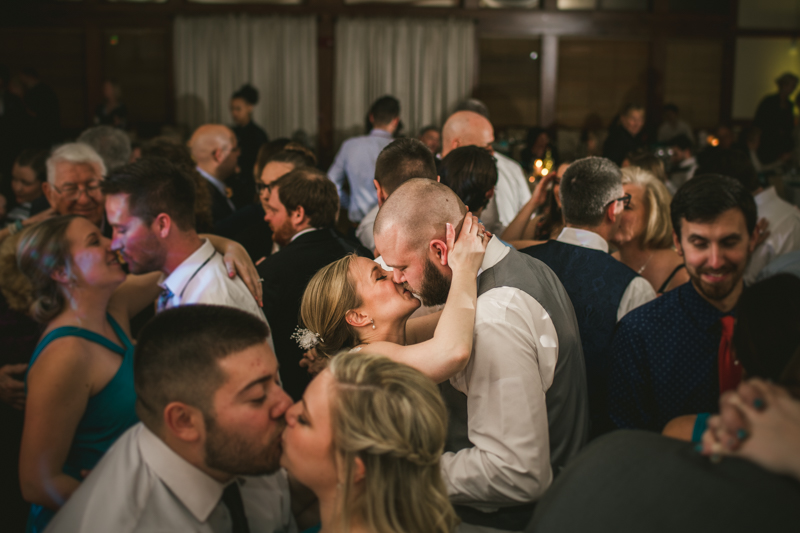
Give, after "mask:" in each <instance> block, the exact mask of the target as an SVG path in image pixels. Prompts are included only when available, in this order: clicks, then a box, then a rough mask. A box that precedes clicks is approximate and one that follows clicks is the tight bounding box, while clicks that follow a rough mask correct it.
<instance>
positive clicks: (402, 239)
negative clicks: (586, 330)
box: [374, 179, 588, 531]
mask: <svg viewBox="0 0 800 533" xmlns="http://www.w3.org/2000/svg"><path fill="white" fill-rule="evenodd" d="M465 212H466V208H465V207H464V205H463V204H462V203H461V201H460V200H459V199H458V197H457V196H456V194H455V193H454V192H453V191H452V190H450V189H449V188H448V187H447V186H445V185H443V184H441V183H438V182H435V181H432V180H424V179H413V180H410V181H407V182H406V183H405V184H403V185H401V186H400V187H399V188H398V189H397V190H396V191H395V192H394V193H392V195H391V196H390V197H389V198H388V199H387V200H386V202H384V204H383V207H381V210H380V211H379V212H378V216H377V218H376V220H375V233H374V236H375V245H376V249H377V251H378V252H379V253H381V254H382V255H383V259H384V260H385V261H386V263H387V264H388V265H389V266H390V267H392V268H393V269H394V271H393V273H392V275H393V278H394V281H395V283H404V284H406V286H407V288H408V289H409V290H411V291H412V292H414V293H416V294H419V295H420V296H421V298H422V301H423V303H425V304H426V305H436V304H442V303H445V300H446V299H447V293H448V291H449V288H450V282H451V280H452V270H451V269H450V266H449V265H448V259H449V252H450V250H449V248H448V246H447V243H446V238H445V226H446V224H447V223H450V224H452V225H453V226H455V227H457V226H458V225H459V223H460V221H461V219H462V217H463V215H464V213H465ZM474 335H475V337H474V341H473V351H472V356H471V358H470V361H469V363H468V365H467V367H466V368H465V369H464V370H463V371H462V372H460V373H458V374H457V375H455V376H454V377H453V378H452V379H451V380H450V382H449V383H444V384H443V385H442V394H443V396H444V398H445V401H446V402H447V403H448V410H449V412H450V424H449V431H448V442H447V447H446V450H447V451H446V453H445V454H444V455H443V456H442V475H443V477H444V480H445V483H446V485H447V489H448V494H449V496H450V499H451V501H452V502H453V504H454V505H455V508H456V510H457V512H458V514H459V516H460V517H461V519H462V521H463V525H462V529H461V531H496V529H502V530H506V531H522V530H523V529H524V528H525V526H526V524H527V522H528V521H529V520H530V517H531V515H532V512H533V506H534V502H535V501H536V500H538V499H539V497H540V496H541V495H542V494H543V493H544V491H545V490H546V489H547V487H548V486H549V485H550V483H551V482H552V480H553V476H554V475H556V474H557V473H558V471H559V470H560V469H561V468H562V467H563V466H564V464H565V463H566V462H567V461H568V460H569V459H571V458H572V457H573V456H574V455H575V454H576V453H577V452H578V450H580V448H581V446H582V445H583V443H584V442H585V441H586V436H587V433H588V403H587V392H586V374H585V369H584V362H583V352H582V348H581V344H580V334H579V333H578V324H577V321H576V319H575V311H574V310H573V308H572V304H571V303H570V300H569V297H568V296H567V293H566V291H565V290H564V287H563V285H562V284H561V282H560V281H559V280H558V278H557V277H556V275H555V274H554V273H553V271H552V270H550V269H549V268H548V267H547V266H545V265H544V263H542V262H541V261H538V260H537V259H534V258H532V257H530V256H526V255H524V254H521V253H519V252H517V251H516V250H513V249H511V248H509V247H507V246H504V245H503V244H502V243H501V242H500V240H499V239H497V238H496V237H493V238H492V240H491V241H490V242H489V245H488V247H487V249H486V255H485V257H484V260H483V264H482V265H481V274H480V276H479V277H478V303H477V309H476V317H475V333H474ZM487 528H495V529H487Z"/></svg>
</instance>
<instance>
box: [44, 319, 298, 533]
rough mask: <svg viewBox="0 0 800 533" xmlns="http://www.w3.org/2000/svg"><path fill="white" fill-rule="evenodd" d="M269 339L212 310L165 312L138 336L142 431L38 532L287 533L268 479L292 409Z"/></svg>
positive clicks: (255, 327)
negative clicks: (45, 528) (284, 390)
mask: <svg viewBox="0 0 800 533" xmlns="http://www.w3.org/2000/svg"><path fill="white" fill-rule="evenodd" d="M268 332H269V329H268V328H267V325H266V324H265V323H264V322H263V321H261V320H259V319H257V318H255V317H253V316H251V315H249V314H247V313H244V312H242V311H238V310H236V309H230V308H226V307H217V306H188V307H183V308H179V309H173V310H169V311H166V312H164V313H162V314H160V315H159V316H158V317H156V318H155V319H153V321H152V322H150V323H149V324H148V325H147V326H145V328H144V330H143V331H142V334H141V336H140V338H139V343H138V345H137V346H136V356H135V363H134V365H135V366H134V382H135V387H136V395H137V403H136V412H137V414H138V415H139V418H140V419H141V420H142V423H140V424H137V425H135V426H133V427H132V428H131V429H130V430H128V431H127V432H126V433H125V434H123V435H122V437H120V439H119V440H118V441H117V442H116V443H115V444H114V445H113V446H112V447H111V449H109V451H108V452H107V453H106V455H105V457H104V458H103V459H102V460H101V461H100V463H99V464H98V465H97V467H96V468H95V469H94V470H93V471H92V474H91V476H89V477H88V478H87V479H86V481H85V482H84V483H82V484H81V487H80V489H79V490H78V491H77V492H75V493H74V494H73V495H72V497H71V498H70V500H69V502H67V505H65V506H64V507H63V508H62V509H61V511H59V513H58V514H57V516H56V517H55V519H54V520H53V521H52V522H51V525H50V527H49V529H48V530H49V531H51V532H54V533H58V532H62V531H63V532H67V531H69V532H71V533H75V532H90V531H91V532H93V531H124V532H127V533H135V532H145V531H195V532H199V533H219V532H232V533H244V532H248V531H252V532H254V533H255V532H258V531H270V532H272V531H275V532H286V533H289V532H294V531H296V530H297V528H296V525H295V523H294V519H293V518H292V515H291V510H290V496H289V486H288V480H287V477H286V474H285V472H284V471H282V470H280V469H279V466H280V456H281V434H282V432H283V428H284V427H285V421H284V413H285V412H286V410H287V409H288V408H289V406H290V405H291V403H292V402H291V399H290V398H289V396H287V395H286V393H285V392H283V389H282V388H281V385H280V380H279V378H278V362H277V360H276V359H275V355H274V354H273V352H272V350H271V349H270V347H269V344H268V342H267V336H268ZM121 480H124V482H121Z"/></svg>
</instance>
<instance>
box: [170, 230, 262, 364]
mask: <svg viewBox="0 0 800 533" xmlns="http://www.w3.org/2000/svg"><path fill="white" fill-rule="evenodd" d="M206 260H208V262H207V263H206ZM158 285H159V286H160V287H161V288H162V289H163V288H168V289H169V290H170V291H172V297H171V298H170V299H169V300H168V301H167V303H166V306H165V307H164V308H165V309H171V308H173V307H180V306H181V305H192V304H206V305H222V306H224V307H234V308H236V309H239V310H241V311H246V312H248V313H250V314H251V315H253V316H256V317H258V318H259V319H261V320H263V321H264V322H266V321H267V319H266V317H265V316H264V312H263V311H261V308H260V307H259V306H258V304H257V303H256V300H255V298H253V295H252V294H250V291H249V290H247V285H245V284H244V281H242V278H240V277H239V276H236V277H235V278H233V279H231V278H230V277H228V269H227V268H226V267H225V261H224V259H223V256H222V254H221V253H219V252H216V253H215V249H214V246H212V244H211V242H210V241H209V240H207V239H206V240H204V241H203V245H202V246H200V248H198V249H197V251H195V253H193V254H192V255H190V256H189V257H187V258H186V259H185V260H184V261H183V263H181V264H180V265H178V268H176V269H175V270H173V271H172V273H171V274H170V275H169V276H166V277H165V276H161V280H160V281H159V282H158ZM267 342H268V344H269V347H270V348H271V349H272V351H273V352H274V351H275V346H274V345H273V342H272V333H271V330H270V335H269V337H267Z"/></svg>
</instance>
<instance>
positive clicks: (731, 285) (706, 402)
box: [608, 174, 756, 432]
mask: <svg viewBox="0 0 800 533" xmlns="http://www.w3.org/2000/svg"><path fill="white" fill-rule="evenodd" d="M671 211H672V213H671V214H672V225H673V228H674V230H673V231H674V233H673V239H674V241H675V247H676V248H677V250H678V253H679V254H681V255H682V256H683V259H684V263H685V264H686V271H687V272H688V273H689V277H690V278H691V282H690V283H686V284H684V285H682V286H680V287H678V288H677V289H674V290H672V291H670V292H668V293H666V294H665V295H664V296H662V297H660V298H657V299H656V300H654V301H652V302H650V303H648V304H646V305H643V306H642V307H639V308H638V309H635V310H634V311H632V312H631V313H629V314H628V315H626V316H625V318H623V319H622V321H621V322H620V323H619V328H618V330H617V333H616V334H615V336H614V341H613V342H612V345H611V366H610V371H609V372H610V373H609V381H608V383H609V414H610V417H611V422H612V423H613V424H614V425H615V426H616V427H618V428H638V429H647V430H651V431H659V432H660V431H661V430H662V429H663V428H664V426H665V425H666V423H667V422H669V421H670V420H672V419H673V418H676V417H678V416H681V415H686V414H692V413H704V412H715V411H716V409H717V400H718V398H719V396H720V394H721V393H723V392H725V391H727V390H730V389H733V388H735V387H736V385H737V384H738V382H739V380H740V379H741V367H740V366H739V364H738V362H737V361H736V359H735V357H734V356H733V355H732V354H731V349H730V347H731V338H732V336H733V324H734V320H735V307H736V302H737V301H738V299H739V295H740V294H741V293H742V289H743V288H744V282H743V281H742V276H743V274H744V271H745V267H746V266H747V261H748V260H749V258H750V255H751V254H752V253H753V248H754V246H755V242H756V241H755V228H756V204H755V201H754V200H753V197H752V195H751V194H750V193H749V192H748V191H747V190H746V189H745V188H744V187H743V186H742V184H741V183H740V182H738V181H737V180H734V179H732V178H729V177H725V176H720V175H715V174H707V175H704V176H698V177H695V178H693V179H692V180H690V181H688V182H687V183H686V184H685V185H684V186H683V187H681V188H680V189H679V190H678V192H677V194H676V195H675V197H674V198H673V199H672V205H671Z"/></svg>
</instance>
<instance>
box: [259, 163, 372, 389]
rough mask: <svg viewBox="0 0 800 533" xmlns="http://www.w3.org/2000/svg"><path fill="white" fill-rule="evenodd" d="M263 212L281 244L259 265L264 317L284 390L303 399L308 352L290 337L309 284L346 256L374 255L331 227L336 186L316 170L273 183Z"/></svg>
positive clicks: (336, 208)
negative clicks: (271, 335)
mask: <svg viewBox="0 0 800 533" xmlns="http://www.w3.org/2000/svg"><path fill="white" fill-rule="evenodd" d="M264 210H265V212H266V216H265V218H264V220H266V221H267V222H268V223H269V225H270V228H271V229H272V239H273V240H274V241H275V242H277V243H278V244H280V245H281V250H280V251H279V252H278V253H275V254H273V255H270V256H269V257H267V258H266V259H265V260H264V262H263V263H261V264H260V265H259V266H258V273H259V274H260V275H261V278H262V279H263V280H264V281H263V289H264V290H263V292H264V315H265V316H266V317H267V320H268V321H269V323H270V325H271V326H272V331H273V339H274V342H275V353H276V355H277V357H278V361H279V362H280V363H281V378H282V380H283V387H284V389H285V390H286V392H288V393H289V395H291V396H292V398H294V399H296V400H300V398H301V397H302V396H303V391H305V389H306V386H307V385H308V383H309V381H310V376H309V375H308V372H306V370H305V369H303V368H301V367H300V361H301V359H302V356H303V351H304V350H301V349H300V347H299V346H298V345H297V343H296V342H295V340H294V339H292V334H293V333H294V331H295V328H297V322H298V318H297V317H298V316H299V314H300V301H301V300H302V299H303V293H304V292H305V290H306V286H307V285H308V282H309V281H310V280H311V278H312V277H314V274H316V273H317V271H318V270H319V269H321V268H322V267H324V266H325V265H328V264H330V263H333V262H334V261H336V260H338V259H341V258H342V257H344V256H346V255H347V254H350V253H357V254H358V255H361V256H364V257H369V258H370V259H372V255H371V254H370V252H369V250H367V249H366V248H364V247H363V246H361V245H360V244H358V243H356V242H352V241H349V240H347V239H345V238H344V237H342V236H341V235H340V234H338V233H336V231H335V230H334V229H333V225H334V224H335V223H336V214H337V213H338V211H339V196H338V194H337V193H336V186H335V185H334V184H333V182H331V181H330V180H329V179H328V178H327V176H325V174H323V173H322V172H320V171H319V170H317V169H315V168H311V167H301V168H298V169H295V170H292V171H291V172H289V173H288V174H284V175H283V176H281V177H280V178H278V179H277V180H275V181H273V182H272V187H271V192H270V195H269V200H268V202H267V203H266V205H265V206H264Z"/></svg>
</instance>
